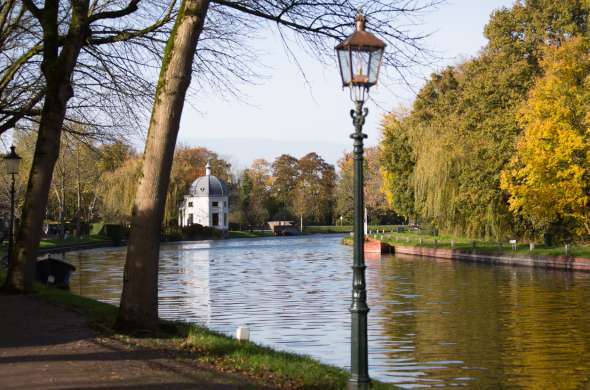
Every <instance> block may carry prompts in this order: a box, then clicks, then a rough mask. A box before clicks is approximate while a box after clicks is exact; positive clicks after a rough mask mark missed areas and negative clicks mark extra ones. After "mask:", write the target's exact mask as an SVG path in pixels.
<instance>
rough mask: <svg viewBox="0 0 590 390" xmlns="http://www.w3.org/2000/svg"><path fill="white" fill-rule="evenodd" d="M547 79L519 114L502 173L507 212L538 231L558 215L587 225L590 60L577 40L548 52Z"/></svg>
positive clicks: (533, 90)
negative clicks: (519, 130) (518, 132)
mask: <svg viewBox="0 0 590 390" xmlns="http://www.w3.org/2000/svg"><path fill="white" fill-rule="evenodd" d="M543 66H544V71H545V75H544V77H542V78H541V79H539V80H538V82H537V83H536V85H535V86H534V88H533V89H532V90H531V92H530V94H529V99H528V100H527V101H526V103H525V104H524V105H523V107H522V109H521V110H520V113H519V122H520V124H521V125H522V127H523V129H524V131H523V134H522V136H521V138H520V140H519V142H518V145H517V153H516V156H515V157H514V158H513V159H512V161H511V162H510V164H509V165H508V167H507V168H506V169H505V170H504V171H503V172H502V174H501V187H502V188H503V189H505V190H507V191H508V192H509V193H510V199H509V204H510V209H511V210H512V211H513V212H515V213H520V214H522V215H523V216H525V217H527V218H528V219H530V220H531V221H532V222H533V224H535V225H536V226H538V227H542V226H545V225H547V224H549V223H551V222H553V221H555V220H556V219H558V218H560V217H573V218H574V219H577V220H579V221H580V222H581V223H583V224H585V225H586V224H587V223H588V221H589V220H588V214H589V213H588V198H589V193H590V183H588V182H587V176H588V174H589V170H590V158H589V156H590V133H589V132H588V123H589V120H588V119H589V118H590V91H589V90H588V88H587V86H588V85H589V84H590V56H589V54H588V44H587V43H586V42H585V41H584V40H583V39H580V38H575V39H572V40H570V41H569V42H566V43H564V44H563V45H562V46H561V47H559V48H554V47H551V48H548V49H547V55H546V57H545V61H544V62H543Z"/></svg>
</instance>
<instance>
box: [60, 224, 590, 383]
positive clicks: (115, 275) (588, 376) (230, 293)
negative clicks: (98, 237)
mask: <svg viewBox="0 0 590 390" xmlns="http://www.w3.org/2000/svg"><path fill="white" fill-rule="evenodd" d="M341 238H342V236H338V235H313V236H301V237H284V238H279V237H272V238H257V239H232V240H225V241H206V242H190V243H174V244H163V245H162V251H161V256H160V292H159V294H160V316H161V317H163V318H166V319H174V320H181V321H189V322H197V323H200V324H203V325H206V326H207V327H209V328H212V329H214V330H217V331H221V332H224V333H227V334H232V333H233V332H234V331H235V329H236V328H237V327H238V326H240V325H244V324H246V325H248V326H249V327H250V329H251V337H252V339H253V341H255V342H258V343H261V344H264V345H268V346H271V347H274V348H277V349H282V350H287V351H292V352H297V353H302V354H308V355H311V356H313V357H315V358H317V359H319V360H321V361H322V362H325V363H329V364H333V365H337V366H341V367H347V366H348V364H349V356H350V351H349V348H350V347H349V342H350V334H349V333H350V314H349V313H348V306H349V304H350V295H351V278H352V272H351V269H350V265H351V263H352V260H351V259H352V250H351V248H350V247H346V246H343V245H341V244H340V240H341ZM124 256H125V249H124V248H109V249H104V248H102V249H95V250H87V251H80V252H70V253H68V254H67V255H66V257H67V260H68V261H70V262H71V263H72V264H74V265H75V266H76V267H77V269H78V270H77V271H76V273H75V276H74V278H73V280H72V284H71V287H72V291H73V292H75V293H79V294H81V295H84V296H88V297H92V298H95V299H98V300H101V301H104V302H109V303H114V304H117V303H118V301H119V298H120V291H121V284H122V274H123V272H122V270H123V262H124ZM367 286H368V300H369V306H370V308H371V311H370V313H369V348H370V352H369V353H370V373H371V376H372V377H373V378H376V379H380V380H382V381H385V382H390V383H394V384H396V385H398V386H400V387H402V388H408V389H412V388H424V387H433V388H438V387H454V386H466V387H468V388H530V389H578V388H585V387H584V386H590V337H588V335H589V334H590V274H585V273H569V272H563V271H547V270H535V269H531V268H511V267H501V266H488V265H483V264H471V263H461V262H452V261H446V260H434V259H426V258H418V257H410V256H385V255H384V256H382V257H377V258H369V259H367Z"/></svg>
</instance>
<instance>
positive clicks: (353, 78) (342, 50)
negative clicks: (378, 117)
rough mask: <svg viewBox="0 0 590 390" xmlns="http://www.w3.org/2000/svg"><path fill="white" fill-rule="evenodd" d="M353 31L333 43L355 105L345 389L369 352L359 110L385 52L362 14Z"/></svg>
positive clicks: (365, 370)
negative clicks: (349, 322)
mask: <svg viewBox="0 0 590 390" xmlns="http://www.w3.org/2000/svg"><path fill="white" fill-rule="evenodd" d="M355 21H356V31H355V32H354V33H353V34H352V35H350V36H349V37H348V38H346V39H345V40H344V41H342V42H341V43H340V44H339V45H338V46H336V53H337V55H338V64H339V66H340V75H341V77H342V86H343V87H348V88H349V90H350V97H351V99H352V100H353V101H354V104H355V108H354V110H351V111H350V115H351V117H352V123H353V124H354V128H355V131H354V133H353V134H352V135H351V136H350V138H352V139H353V140H354V246H353V251H354V252H353V253H354V260H353V266H352V270H353V276H352V305H351V307H350V313H351V317H352V318H351V320H352V327H351V328H352V335H351V336H352V337H351V365H350V366H351V378H350V381H349V382H348V388H349V389H355V390H356V389H367V388H368V385H369V382H370V381H371V379H370V378H369V351H368V345H367V344H368V343H367V314H368V312H369V307H368V306H367V289H366V282H365V268H366V266H365V254H364V232H363V210H364V199H363V184H364V180H363V139H365V138H367V135H366V134H363V125H364V123H365V118H366V116H367V114H368V113H369V110H368V109H367V108H364V109H363V105H364V103H365V100H366V99H367V97H368V94H369V89H370V88H371V87H372V86H374V85H376V84H377V80H378V78H379V70H380V68H381V62H382V59H383V52H384V51H385V46H386V45H385V43H384V42H383V41H381V40H380V39H379V38H377V37H376V36H374V35H373V34H371V33H370V32H367V31H365V16H364V15H363V13H362V12H360V11H359V12H358V14H357V16H356V19H355Z"/></svg>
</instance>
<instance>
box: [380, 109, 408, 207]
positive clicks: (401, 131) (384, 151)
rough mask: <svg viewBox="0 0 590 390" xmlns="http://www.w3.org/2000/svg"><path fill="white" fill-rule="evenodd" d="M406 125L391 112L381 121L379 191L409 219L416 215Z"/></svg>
mask: <svg viewBox="0 0 590 390" xmlns="http://www.w3.org/2000/svg"><path fill="white" fill-rule="evenodd" d="M405 130H406V128H405V127H404V126H402V125H401V123H400V121H399V120H398V119H397V118H396V116H395V115H394V114H388V115H386V116H385V118H384V119H383V123H382V132H383V133H382V142H381V145H380V161H379V162H380V164H381V169H380V171H381V172H382V175H383V184H382V186H381V190H382V191H383V192H384V194H385V198H386V201H387V204H388V205H389V206H390V207H391V208H392V209H393V210H394V211H395V212H396V213H398V214H399V215H401V216H403V217H405V218H406V219H409V218H411V217H413V216H415V215H416V210H415V207H414V186H413V184H412V183H413V175H414V167H415V165H416V163H415V161H414V152H413V150H412V146H411V145H410V143H409V139H408V134H407V133H406V132H405Z"/></svg>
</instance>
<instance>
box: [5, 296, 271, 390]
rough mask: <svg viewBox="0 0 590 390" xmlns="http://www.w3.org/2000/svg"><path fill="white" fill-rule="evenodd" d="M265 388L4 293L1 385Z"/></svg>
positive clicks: (8, 389)
mask: <svg viewBox="0 0 590 390" xmlns="http://www.w3.org/2000/svg"><path fill="white" fill-rule="evenodd" d="M101 388H102V389H104V388H108V389H148V390H150V389H259V388H260V387H256V386H254V385H252V384H249V383H248V382H247V381H246V380H244V378H241V377H238V376H236V375H231V374H225V373H224V374H219V373H217V372H214V371H211V370H208V369H207V368H203V367H198V366H197V365H196V364H195V363H194V362H193V361H190V360H189V359H188V358H186V357H183V356H178V355H177V356H175V355H174V354H173V353H171V352H169V351H158V350H151V349H130V348H129V347H127V346H125V345H123V344H122V343H119V342H117V341H115V340H113V339H110V338H101V337H99V336H98V335H97V334H96V333H95V332H94V331H93V330H92V329H90V328H89V327H88V325H87V323H86V320H85V319H84V318H83V317H81V316H80V315H78V314H76V313H74V312H71V311H68V310H66V309H63V308H61V307H57V306H53V305H50V304H48V303H45V302H42V301H39V300H38V299H36V298H35V297H30V296H8V295H0V389H3V390H12V389H101Z"/></svg>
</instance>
